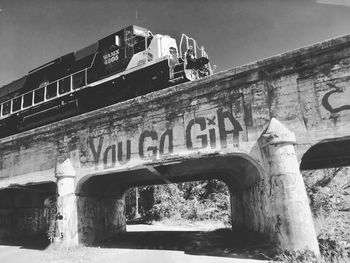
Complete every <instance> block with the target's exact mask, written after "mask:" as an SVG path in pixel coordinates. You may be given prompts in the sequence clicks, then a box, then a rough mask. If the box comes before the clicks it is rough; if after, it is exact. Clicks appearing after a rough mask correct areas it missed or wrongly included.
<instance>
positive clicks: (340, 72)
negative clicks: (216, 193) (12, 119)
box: [0, 36, 350, 253]
mask: <svg viewBox="0 0 350 263" xmlns="http://www.w3.org/2000/svg"><path fill="white" fill-rule="evenodd" d="M349 56H350V36H344V37H340V38H337V39H333V40H330V41H325V42H323V43H319V44H316V45H313V46H310V47H306V48H302V49H299V50H296V51H292V52H289V53H286V54H282V55H279V56H276V57H272V58H268V59H266V60H262V61H258V62H255V63H252V64H248V65H245V66H242V67H238V68H234V69H232V70H228V71H225V72H220V73H218V74H215V75H213V76H211V77H208V78H205V79H202V80H200V81H196V82H191V83H185V84H181V85H178V86H175V87H171V88H168V89H165V90H161V91H157V92H154V93H151V94H148V95H145V96H142V97H138V98H135V99H132V100H129V101H126V102H122V103H118V104H115V105H112V106H109V107H107V108H103V109H100V110H97V111H94V112H90V113H87V114H84V115H82V116H77V117H73V118H70V119H67V120H63V121H60V122H57V123H54V124H50V125H47V126H44V127H40V128H37V129H34V130H30V131H27V132H23V133H21V134H18V135H14V136H10V137H7V138H3V139H0V188H1V190H0V237H9V236H33V235H38V234H42V233H45V232H46V231H47V229H48V227H49V226H48V223H47V221H48V220H50V219H51V220H56V222H57V226H58V233H57V238H56V239H55V242H58V243H61V244H64V245H67V246H73V245H78V244H90V243H93V242H96V241H99V240H102V239H105V238H108V237H109V236H111V235H115V234H117V233H118V232H121V231H125V229H126V221H125V209H124V205H125V198H124V197H125V192H126V190H127V189H128V188H130V187H135V186H142V185H153V184H162V183H169V182H184V181H193V180H202V179H210V178H216V179H220V180H223V181H224V182H226V184H227V185H228V187H229V189H230V195H231V212H232V223H233V225H238V226H243V227H246V228H248V229H250V230H253V231H256V232H258V233H261V234H263V235H265V236H266V237H267V238H269V240H270V241H271V242H272V243H273V244H275V245H276V246H277V247H279V248H282V249H304V248H309V249H311V250H313V251H315V252H316V253H318V244H317V239H316V234H315V230H314V226H313V221H312V216H311V212H310V208H309V203H308V198H307V195H306V191H305V187H304V183H303V180H302V176H301V174H300V168H301V169H316V168H325V167H334V166H340V165H349V160H350V159H349V152H350V147H349V145H350V143H349V138H350V87H349V84H350V58H349ZM56 197H57V198H56ZM56 201H57V207H58V211H57V213H58V216H57V215H56V214H55V211H52V210H50V208H49V207H50V205H51V206H52V202H53V203H56Z"/></svg>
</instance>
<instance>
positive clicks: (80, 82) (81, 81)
mask: <svg viewBox="0 0 350 263" xmlns="http://www.w3.org/2000/svg"><path fill="white" fill-rule="evenodd" d="M83 86H85V71H81V72H78V73H76V74H74V75H73V89H78V88H81V87H83Z"/></svg>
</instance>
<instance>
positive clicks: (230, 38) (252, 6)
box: [0, 0, 350, 86]
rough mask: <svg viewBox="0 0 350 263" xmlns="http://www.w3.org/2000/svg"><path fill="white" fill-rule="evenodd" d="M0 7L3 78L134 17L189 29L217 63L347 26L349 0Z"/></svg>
mask: <svg viewBox="0 0 350 263" xmlns="http://www.w3.org/2000/svg"><path fill="white" fill-rule="evenodd" d="M0 10H1V11H0V86H2V85H5V84H7V83H9V82H11V81H13V80H15V79H17V78H19V77H21V76H23V75H25V74H26V73H27V72H28V71H29V70H31V69H33V68H36V67H38V66H40V65H42V64H44V63H46V62H48V61H50V60H52V59H55V58H57V57H59V56H62V55H64V54H67V53H70V52H72V51H76V50H78V49H80V48H82V47H84V46H87V45H89V44H91V43H93V42H95V41H96V40H98V39H100V38H103V37H104V36H107V35H109V34H111V33H113V32H116V31H118V30H119V29H122V28H123V27H125V26H128V25H131V24H136V25H140V26H143V27H146V28H148V29H149V30H151V31H152V32H153V33H154V34H155V33H161V34H168V35H171V36H174V37H177V39H178V40H179V36H181V33H186V34H188V35H191V36H193V37H194V38H195V39H197V40H198V42H199V43H200V44H202V45H204V46H205V47H206V50H207V52H208V54H209V56H210V59H211V62H212V64H215V65H217V71H222V70H225V69H229V68H232V67H234V66H238V65H242V64H246V63H248V62H252V61H255V60H258V59H262V58H266V57H269V56H273V55H276V54H279V53H282V52H287V51H289V50H292V49H296V48H299V47H302V46H306V45H310V44H313V43H315V42H319V41H322V40H325V39H329V38H333V37H335V36H339V35H344V34H350V1H348V0H211V1H210V0H148V1H146V0H144V1H142V0H56V1H52V0H0ZM136 14H137V15H136Z"/></svg>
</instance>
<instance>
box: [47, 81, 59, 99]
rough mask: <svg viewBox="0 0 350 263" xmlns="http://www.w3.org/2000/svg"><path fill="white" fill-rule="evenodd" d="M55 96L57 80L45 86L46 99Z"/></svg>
mask: <svg viewBox="0 0 350 263" xmlns="http://www.w3.org/2000/svg"><path fill="white" fill-rule="evenodd" d="M56 96H57V82H54V83H51V84H49V85H47V87H46V99H51V98H54V97H56Z"/></svg>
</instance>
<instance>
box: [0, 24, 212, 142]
mask: <svg viewBox="0 0 350 263" xmlns="http://www.w3.org/2000/svg"><path fill="white" fill-rule="evenodd" d="M210 74H212V70H211V67H210V63H209V59H208V56H207V54H206V52H205V51H204V48H203V47H200V48H199V47H198V45H197V42H196V41H195V40H194V39H193V38H190V37H188V36H186V35H185V34H182V37H181V40H180V43H179V45H177V43H176V40H175V39H174V38H171V37H170V36H167V35H160V34H155V35H153V34H152V33H151V32H150V31H149V30H147V29H145V28H142V27H138V26H134V25H132V26H129V27H126V28H124V29H122V30H120V31H118V32H116V33H114V34H111V35H109V36H107V37H105V38H103V39H101V40H99V41H97V42H95V43H94V44H92V45H90V46H87V47H85V48H83V49H81V50H78V51H76V52H72V53H69V54H67V55H64V56H62V57H59V58H57V59H55V60H52V61H50V62H48V63H46V64H44V65H42V66H40V67H38V68H35V69H33V70H31V71H29V72H28V74H27V75H26V76H24V77H22V78H20V79H18V80H16V81H14V82H12V83H10V84H8V85H5V86H3V87H1V88H0V137H5V136H8V135H11V134H15V133H18V132H21V131H25V130H29V129H31V128H35V127H38V126H41V125H45V124H48V123H51V122H54V121H58V120H61V119H64V118H67V117H71V116H74V115H78V114H81V113H84V112H88V111H91V110H95V109H98V108H101V107H105V106H107V105H111V104H113V103H116V102H120V101H125V100H128V99H130V98H134V97H136V96H140V95H144V94H147V93H149V92H152V91H156V90H159V89H163V88H166V87H169V86H172V85H176V84H178V83H182V82H186V81H193V80H196V79H200V78H203V77H205V76H208V75H210Z"/></svg>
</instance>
